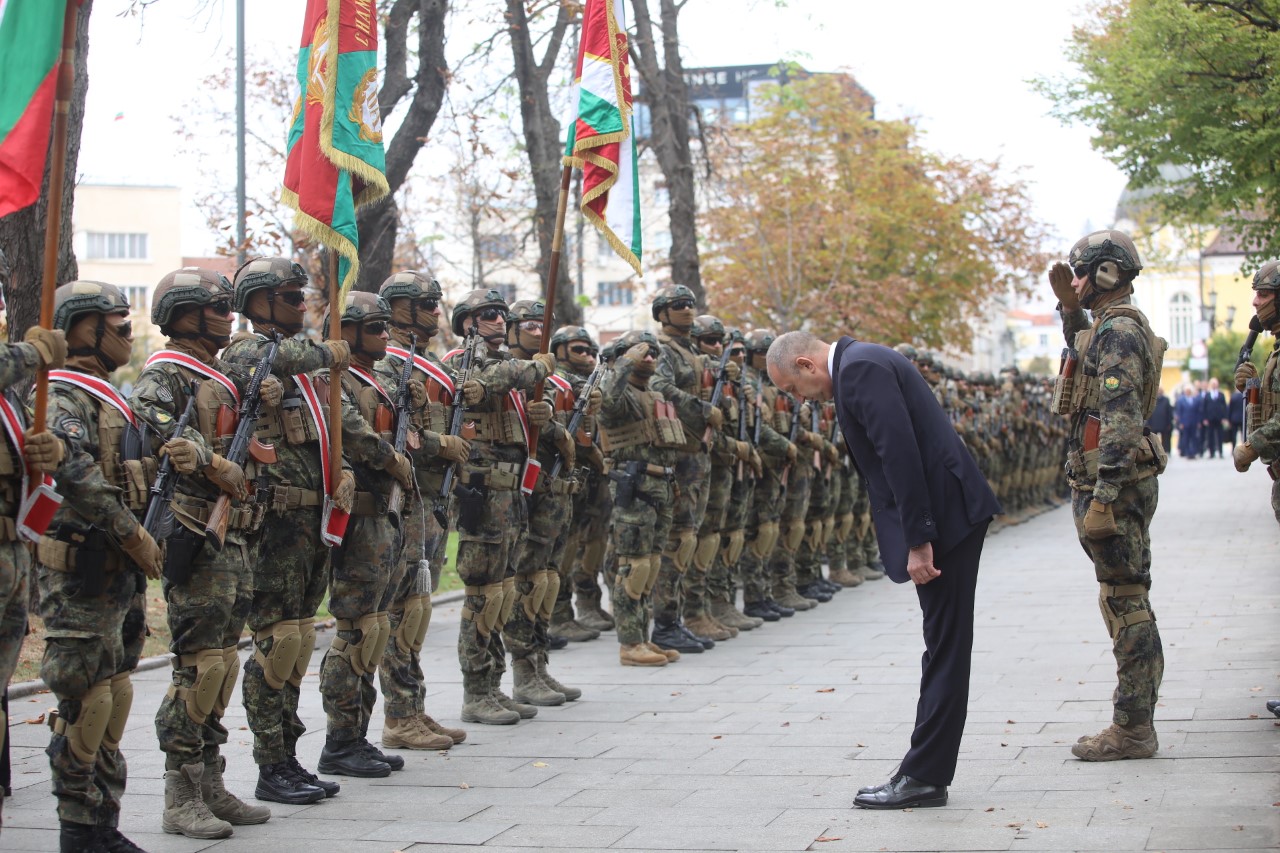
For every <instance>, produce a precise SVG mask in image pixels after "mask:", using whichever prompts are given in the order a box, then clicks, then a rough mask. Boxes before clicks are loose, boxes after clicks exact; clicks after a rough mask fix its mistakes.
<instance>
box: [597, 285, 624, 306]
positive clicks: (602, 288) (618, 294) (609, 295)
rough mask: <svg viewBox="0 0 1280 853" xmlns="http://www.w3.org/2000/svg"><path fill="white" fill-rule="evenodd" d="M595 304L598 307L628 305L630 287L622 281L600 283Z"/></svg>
mask: <svg viewBox="0 0 1280 853" xmlns="http://www.w3.org/2000/svg"><path fill="white" fill-rule="evenodd" d="M597 287H598V290H597V296H596V302H597V303H598V304H600V305H630V304H631V297H632V290H631V285H630V284H627V283H626V282H624V281H602V282H600V284H599V285H597Z"/></svg>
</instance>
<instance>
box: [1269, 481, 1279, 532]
mask: <svg viewBox="0 0 1280 853" xmlns="http://www.w3.org/2000/svg"><path fill="white" fill-rule="evenodd" d="M1271 511H1272V512H1273V513H1275V516H1276V523H1277V524H1280V480H1276V481H1275V482H1274V483H1272V484H1271Z"/></svg>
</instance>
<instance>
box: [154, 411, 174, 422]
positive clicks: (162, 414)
mask: <svg viewBox="0 0 1280 853" xmlns="http://www.w3.org/2000/svg"><path fill="white" fill-rule="evenodd" d="M156 420H157V421H159V422H160V423H162V424H167V423H168V422H169V421H171V420H173V415H170V414H169V413H168V412H166V411H165V410H164V409H156Z"/></svg>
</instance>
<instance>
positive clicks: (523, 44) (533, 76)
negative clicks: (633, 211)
mask: <svg viewBox="0 0 1280 853" xmlns="http://www.w3.org/2000/svg"><path fill="white" fill-rule="evenodd" d="M569 16H570V15H569V4H567V3H561V4H559V8H558V11H557V13H556V20H555V23H554V24H552V29H551V38H550V43H549V44H548V45H547V50H546V53H545V54H543V57H542V62H541V63H539V62H537V60H536V59H535V58H534V56H533V36H532V34H531V33H530V32H529V19H528V16H527V15H526V14H525V7H524V0H507V28H508V30H509V31H510V33H511V53H512V56H513V57H514V58H515V78H516V83H517V84H518V85H519V86H520V118H521V120H522V122H523V124H524V138H525V150H526V152H527V153H528V156H529V167H530V169H531V170H532V172H533V194H534V200H535V207H534V218H535V228H536V230H537V234H538V277H539V278H541V279H542V280H543V281H544V282H545V281H546V279H547V273H548V272H549V271H550V268H551V242H552V238H553V237H554V234H555V227H556V207H557V204H558V203H559V200H560V175H561V171H562V169H563V166H562V165H561V160H560V157H561V155H562V154H563V153H564V151H563V147H564V138H563V137H562V136H561V135H560V122H559V121H557V120H556V117H555V115H553V114H552V112H551V99H550V96H549V95H548V94H547V83H548V81H549V80H550V79H551V72H552V71H554V70H555V67H556V61H557V60H558V59H559V57H560V47H561V45H562V44H563V43H564V34H565V31H566V30H567V29H568V26H569ZM553 310H554V311H555V314H556V322H557V323H559V324H562V325H563V324H565V323H572V324H574V325H579V324H581V323H582V309H581V308H580V307H579V306H578V303H577V301H576V300H575V299H574V288H573V286H572V285H571V283H570V279H569V269H568V264H565V263H561V264H560V270H559V274H558V275H557V276H556V304H555V306H554V307H553Z"/></svg>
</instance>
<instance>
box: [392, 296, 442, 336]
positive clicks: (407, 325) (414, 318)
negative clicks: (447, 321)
mask: <svg viewBox="0 0 1280 853" xmlns="http://www.w3.org/2000/svg"><path fill="white" fill-rule="evenodd" d="M391 325H393V326H395V327H397V328H399V329H402V330H404V331H408V332H412V333H414V334H416V335H417V336H418V341H419V342H421V341H422V340H423V339H424V338H429V337H432V336H433V335H435V333H436V331H437V330H438V329H439V327H440V318H439V317H437V316H436V315H435V314H434V313H432V312H430V311H428V310H427V309H426V308H423V307H421V306H415V305H414V303H413V300H411V299H408V298H406V297H403V296H402V297H399V298H397V299H393V300H392V301H391Z"/></svg>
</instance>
